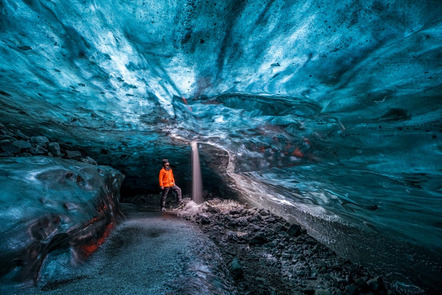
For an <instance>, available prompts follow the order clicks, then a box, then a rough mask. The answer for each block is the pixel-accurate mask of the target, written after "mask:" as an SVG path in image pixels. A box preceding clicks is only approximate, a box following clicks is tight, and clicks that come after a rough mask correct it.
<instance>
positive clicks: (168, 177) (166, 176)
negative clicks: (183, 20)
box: [160, 168, 175, 187]
mask: <svg viewBox="0 0 442 295" xmlns="http://www.w3.org/2000/svg"><path fill="white" fill-rule="evenodd" d="M174 184H175V179H174V178H173V173H172V169H169V170H166V169H164V168H162V169H161V171H160V186H164V187H171V186H174Z"/></svg>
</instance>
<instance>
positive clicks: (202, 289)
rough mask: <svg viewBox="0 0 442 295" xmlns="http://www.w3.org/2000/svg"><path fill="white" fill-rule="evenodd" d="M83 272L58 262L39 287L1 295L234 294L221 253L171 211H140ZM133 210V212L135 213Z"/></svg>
mask: <svg viewBox="0 0 442 295" xmlns="http://www.w3.org/2000/svg"><path fill="white" fill-rule="evenodd" d="M130 207H131V206H130V205H127V204H126V208H125V212H127V213H128V217H129V218H128V220H127V221H125V222H123V223H122V224H121V225H120V226H118V228H117V229H116V230H115V231H114V232H113V233H112V234H111V236H110V237H109V239H108V241H107V242H106V243H105V244H103V246H102V247H101V248H100V249H99V250H98V251H97V252H96V253H95V254H94V255H93V257H92V258H91V260H89V261H87V262H86V263H85V264H84V265H81V266H79V267H78V268H75V269H74V268H70V269H68V268H69V267H66V266H65V265H66V264H65V262H63V261H62V258H59V259H58V261H57V260H55V262H53V263H54V266H55V264H57V265H56V267H49V268H48V269H49V270H48V271H46V273H45V274H43V275H42V281H41V282H40V283H39V284H38V285H37V286H36V287H35V288H29V287H24V289H21V290H16V291H15V292H14V291H11V292H9V291H6V292H2V294H81V295H83V294H149V295H150V294H152V295H153V294H162V295H163V294H235V293H236V292H235V290H234V289H232V287H231V285H230V280H229V277H228V276H227V275H226V274H225V267H224V265H223V264H222V261H221V259H220V255H219V253H218V251H217V248H216V247H215V246H214V245H213V244H212V242H211V241H210V240H209V239H208V238H207V237H206V236H205V235H204V234H203V233H202V232H201V231H200V230H199V229H198V228H197V227H196V226H194V225H192V224H191V223H189V222H187V221H185V220H182V219H179V218H177V217H175V216H174V215H173V214H171V213H170V212H169V213H168V212H166V213H159V212H137V210H136V209H135V210H133V209H134V208H130ZM130 209H132V210H130Z"/></svg>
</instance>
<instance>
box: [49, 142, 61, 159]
mask: <svg viewBox="0 0 442 295" xmlns="http://www.w3.org/2000/svg"><path fill="white" fill-rule="evenodd" d="M48 151H49V152H51V153H52V155H54V156H55V157H60V156H61V152H60V145H59V144H58V142H50V143H49V144H48Z"/></svg>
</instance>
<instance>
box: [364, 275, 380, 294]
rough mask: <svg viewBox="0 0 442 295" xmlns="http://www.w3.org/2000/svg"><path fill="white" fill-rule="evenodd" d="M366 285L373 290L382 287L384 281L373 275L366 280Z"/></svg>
mask: <svg viewBox="0 0 442 295" xmlns="http://www.w3.org/2000/svg"><path fill="white" fill-rule="evenodd" d="M367 285H368V287H369V288H370V289H372V290H373V291H379V290H381V289H383V288H384V282H383V281H382V278H381V277H375V278H373V279H371V280H368V281H367Z"/></svg>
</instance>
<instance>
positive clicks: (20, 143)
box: [12, 140, 31, 151]
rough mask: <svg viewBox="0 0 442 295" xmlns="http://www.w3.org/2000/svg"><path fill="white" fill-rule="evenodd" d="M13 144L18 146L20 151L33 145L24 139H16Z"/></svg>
mask: <svg viewBox="0 0 442 295" xmlns="http://www.w3.org/2000/svg"><path fill="white" fill-rule="evenodd" d="M12 144H13V145H15V146H16V147H18V148H19V149H20V151H21V150H24V149H28V148H30V147H31V144H30V143H29V142H27V141H24V140H16V141H14V142H13V143H12Z"/></svg>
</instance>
